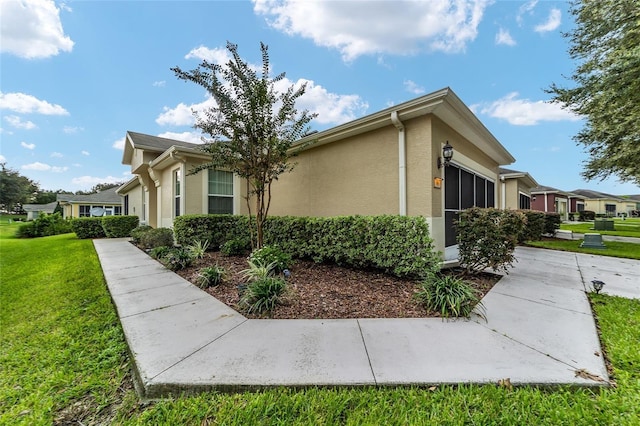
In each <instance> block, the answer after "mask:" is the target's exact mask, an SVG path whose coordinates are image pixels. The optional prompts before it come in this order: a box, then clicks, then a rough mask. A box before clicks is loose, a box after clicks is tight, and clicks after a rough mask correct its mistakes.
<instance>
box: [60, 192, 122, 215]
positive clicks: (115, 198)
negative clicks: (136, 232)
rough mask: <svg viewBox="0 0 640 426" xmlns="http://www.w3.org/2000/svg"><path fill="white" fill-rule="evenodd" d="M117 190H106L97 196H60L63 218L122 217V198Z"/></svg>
mask: <svg viewBox="0 0 640 426" xmlns="http://www.w3.org/2000/svg"><path fill="white" fill-rule="evenodd" d="M116 189H117V188H111V189H106V190H104V191H101V192H96V193H95V194H83V195H75V194H58V196H57V200H58V203H60V207H61V208H62V217H64V218H65V219H67V218H79V217H92V216H113V215H121V214H122V197H121V196H120V195H118V194H117V193H116Z"/></svg>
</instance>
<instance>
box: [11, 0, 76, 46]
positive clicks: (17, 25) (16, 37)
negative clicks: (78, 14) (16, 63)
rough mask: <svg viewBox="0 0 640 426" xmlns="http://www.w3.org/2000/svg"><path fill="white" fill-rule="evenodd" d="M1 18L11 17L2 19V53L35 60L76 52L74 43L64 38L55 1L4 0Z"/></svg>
mask: <svg viewBox="0 0 640 426" xmlns="http://www.w3.org/2000/svg"><path fill="white" fill-rule="evenodd" d="M63 9H65V10H68V8H66V7H63ZM0 15H3V16H5V17H9V16H10V17H11V19H6V18H5V19H3V20H2V26H0V38H1V39H2V44H1V45H0V46H1V50H2V52H8V53H12V54H14V55H16V56H19V57H22V58H26V59H36V58H48V57H50V56H55V55H57V54H58V53H60V51H64V52H71V50H72V49H73V44H74V43H73V41H72V40H71V39H70V38H69V36H67V35H65V34H64V30H63V29H62V22H60V10H59V9H58V8H56V5H55V3H54V2H53V0H22V1H15V0H3V1H0Z"/></svg>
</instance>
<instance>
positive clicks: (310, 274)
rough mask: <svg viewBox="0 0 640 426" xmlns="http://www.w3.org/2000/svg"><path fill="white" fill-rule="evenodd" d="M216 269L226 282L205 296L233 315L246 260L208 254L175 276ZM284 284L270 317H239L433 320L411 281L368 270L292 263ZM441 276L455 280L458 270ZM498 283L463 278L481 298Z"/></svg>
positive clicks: (490, 279) (486, 276) (189, 277)
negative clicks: (280, 301)
mask: <svg viewBox="0 0 640 426" xmlns="http://www.w3.org/2000/svg"><path fill="white" fill-rule="evenodd" d="M212 265H218V266H221V267H223V268H224V269H225V270H226V271H227V275H228V279H227V280H226V281H225V282H223V283H222V284H220V285H218V286H216V287H210V288H208V289H207V290H206V291H207V292H208V293H209V294H211V295H212V296H214V297H215V298H217V299H218V300H220V301H221V302H223V303H225V304H227V305H228V306H230V307H232V308H233V309H237V306H236V305H237V303H238V300H239V295H238V285H240V284H244V281H243V279H242V277H241V273H240V272H241V271H243V270H245V269H247V268H248V264H247V258H246V257H241V256H231V257H227V256H223V255H222V254H220V253H219V252H208V253H207V254H206V255H205V257H204V258H203V259H198V260H196V261H195V262H194V263H193V264H192V265H191V266H190V267H189V268H186V269H183V270H181V271H178V272H177V273H178V274H179V275H180V276H182V277H183V278H185V279H187V280H188V281H190V282H191V283H194V284H195V283H196V278H197V274H198V271H199V270H200V268H203V267H205V266H212ZM290 271H291V276H290V278H288V279H287V284H288V293H287V296H286V298H285V300H284V304H282V305H279V306H277V307H276V308H275V309H274V310H273V311H272V312H271V314H270V315H268V316H258V315H245V316H247V317H248V318H265V317H267V318H274V319H320V318H323V319H330V318H424V317H439V316H440V314H439V313H438V312H428V311H427V310H426V309H425V308H424V307H423V306H421V305H420V304H418V303H417V302H416V300H415V299H414V298H413V294H414V293H415V292H416V291H417V288H418V287H417V284H418V282H417V281H414V280H408V279H400V278H397V277H393V276H391V275H387V274H384V273H381V272H379V271H374V270H360V269H353V268H348V267H344V266H339V265H331V264H319V263H315V262H313V261H311V260H300V259H298V260H296V261H295V263H294V265H293V266H292V267H291V268H290ZM445 273H449V274H459V273H460V271H459V270H446V271H445ZM499 279H500V276H499V275H494V274H489V273H483V274H480V275H478V276H475V277H471V278H465V280H466V281H467V282H469V284H470V285H471V286H472V287H473V288H474V289H475V290H476V291H477V293H478V294H479V295H480V297H483V296H484V295H485V294H486V293H487V292H488V291H489V290H491V288H493V286H494V284H495V283H496V282H498V280H499Z"/></svg>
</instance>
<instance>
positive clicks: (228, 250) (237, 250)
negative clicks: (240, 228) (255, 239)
mask: <svg viewBox="0 0 640 426" xmlns="http://www.w3.org/2000/svg"><path fill="white" fill-rule="evenodd" d="M250 249H251V241H250V240H249V239H248V238H233V239H231V240H229V241H227V242H225V243H224V244H222V246H221V247H220V253H222V254H223V255H225V256H244V255H245V254H246V253H247V252H248V251H249V250H250Z"/></svg>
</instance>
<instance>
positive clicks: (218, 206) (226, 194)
mask: <svg viewBox="0 0 640 426" xmlns="http://www.w3.org/2000/svg"><path fill="white" fill-rule="evenodd" d="M208 198H209V209H208V212H209V214H233V173H231V172H225V171H222V170H209V192H208Z"/></svg>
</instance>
